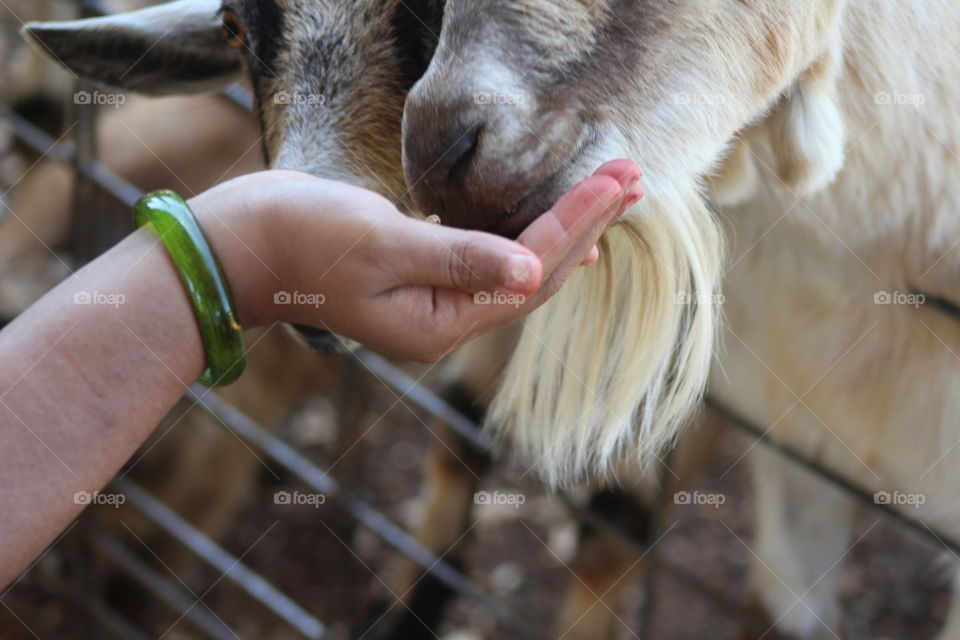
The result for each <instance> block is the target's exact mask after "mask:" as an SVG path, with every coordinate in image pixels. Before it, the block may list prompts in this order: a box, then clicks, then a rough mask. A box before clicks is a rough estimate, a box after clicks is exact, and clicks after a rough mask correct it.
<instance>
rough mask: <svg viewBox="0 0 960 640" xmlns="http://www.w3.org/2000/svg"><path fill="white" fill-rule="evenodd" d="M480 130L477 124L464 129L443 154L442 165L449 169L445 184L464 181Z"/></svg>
mask: <svg viewBox="0 0 960 640" xmlns="http://www.w3.org/2000/svg"><path fill="white" fill-rule="evenodd" d="M481 129H482V127H481V125H479V124H478V125H474V126H472V127H470V128H469V129H466V130H465V131H464V132H463V134H462V135H461V136H460V137H459V138H458V139H457V141H456V142H454V143H453V146H451V147H450V149H448V150H447V152H446V153H445V154H444V164H446V165H447V166H449V167H450V170H449V171H448V172H447V182H449V183H451V184H455V183H457V182H460V181H461V180H463V179H464V177H465V174H466V172H467V171H468V169H469V168H470V163H471V162H472V161H473V158H474V156H475V155H476V154H477V146H478V143H479V141H480V131H481Z"/></svg>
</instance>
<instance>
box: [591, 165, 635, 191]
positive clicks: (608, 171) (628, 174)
mask: <svg viewBox="0 0 960 640" xmlns="http://www.w3.org/2000/svg"><path fill="white" fill-rule="evenodd" d="M593 175H595V176H597V175H607V176H610V177H611V178H613V179H614V180H616V181H617V182H619V183H620V186H622V187H624V188H628V187H630V185H631V184H634V183H636V182H637V181H639V180H640V178H642V177H643V171H642V170H641V169H640V167H639V166H637V163H635V162H634V161H632V160H611V161H609V162H605V163H603V164H602V165H600V167H599V168H598V169H597V170H596V171H595V172H594V173H593Z"/></svg>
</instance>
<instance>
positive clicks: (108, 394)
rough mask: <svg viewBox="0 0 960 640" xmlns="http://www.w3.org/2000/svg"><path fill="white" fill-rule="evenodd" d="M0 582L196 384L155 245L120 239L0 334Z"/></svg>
mask: <svg viewBox="0 0 960 640" xmlns="http://www.w3.org/2000/svg"><path fill="white" fill-rule="evenodd" d="M0 362H2V363H3V366H2V367H0V452H2V454H0V455H2V457H3V464H2V465H0V513H2V514H3V517H2V518H0V549H2V550H3V557H4V561H3V562H2V563H0V585H2V584H6V583H7V582H8V581H10V580H11V579H13V578H14V577H15V576H16V574H17V573H18V572H19V571H21V570H22V569H23V568H24V567H25V566H26V564H27V563H28V562H29V561H30V559H32V558H33V557H35V556H36V555H38V554H39V553H40V552H41V551H42V549H43V547H44V546H45V541H47V540H50V539H52V538H53V537H54V536H55V535H56V534H57V533H58V532H59V531H61V530H62V529H63V528H64V527H65V526H66V525H67V524H68V523H69V521H70V520H71V519H72V518H74V517H75V516H76V515H77V514H78V513H79V512H80V510H81V509H82V508H83V505H78V504H74V493H75V492H77V491H79V490H85V491H90V492H93V491H96V490H98V489H100V488H101V487H103V486H104V484H106V483H107V482H108V481H109V479H110V477H111V475H112V474H113V473H114V472H115V471H116V469H118V468H119V467H120V466H121V465H122V464H123V463H124V461H125V460H126V459H127V458H129V456H130V455H131V454H132V453H133V452H134V451H135V450H136V448H137V447H138V446H139V445H140V444H141V443H142V442H143V440H144V439H145V438H146V437H147V435H148V434H149V433H150V431H151V430H152V429H153V428H154V427H155V426H156V425H157V423H158V422H159V421H160V420H161V419H162V418H163V416H164V415H165V414H166V413H167V412H168V411H169V409H170V407H171V406H173V404H174V403H175V402H176V401H177V399H178V398H179V397H180V396H181V395H183V392H184V390H185V389H186V387H187V386H188V385H189V384H190V383H192V382H193V381H194V380H196V378H197V377H198V376H199V374H200V372H201V370H202V368H203V366H204V357H203V349H202V345H201V342H200V337H199V333H198V331H197V328H196V321H195V319H194V317H193V311H192V308H191V306H190V302H189V301H188V299H187V298H186V295H185V294H184V292H183V288H182V285H181V284H180V282H179V280H178V277H177V274H176V272H175V271H174V269H173V267H172V265H171V263H170V261H169V258H168V257H167V255H166V253H165V251H164V248H163V245H161V244H159V243H157V241H156V239H155V238H154V237H153V236H152V235H151V234H149V233H148V232H139V233H137V234H134V235H132V236H130V237H129V238H127V239H126V240H124V241H123V242H122V243H121V244H119V245H118V246H117V247H115V248H114V249H112V250H111V251H110V252H109V253H107V254H106V255H104V256H103V257H102V258H101V259H99V260H97V261H96V262H94V263H92V264H91V265H89V266H88V267H86V268H84V269H83V270H81V271H80V272H78V273H77V274H75V275H74V276H73V277H71V278H70V279H69V280H67V281H66V282H64V283H63V284H61V285H60V286H59V287H57V288H56V289H55V290H53V291H52V292H51V293H50V294H48V295H47V296H46V297H44V298H43V299H42V300H41V301H40V302H39V303H37V304H36V305H35V306H34V307H32V308H30V309H29V310H28V311H26V312H25V313H24V314H23V315H22V316H20V317H19V318H17V320H16V321H14V322H13V323H12V324H11V325H10V326H8V327H7V328H6V329H5V330H4V331H3V332H2V333H0Z"/></svg>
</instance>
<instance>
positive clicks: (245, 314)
mask: <svg viewBox="0 0 960 640" xmlns="http://www.w3.org/2000/svg"><path fill="white" fill-rule="evenodd" d="M189 205H190V207H191V209H192V210H193V212H194V215H195V216H196V218H197V221H198V223H199V224H200V227H201V228H202V229H203V233H204V236H206V238H207V242H209V243H210V246H211V248H212V249H213V253H214V255H215V256H216V258H217V261H218V262H219V263H220V268H221V269H222V270H223V273H224V277H225V278H226V280H227V283H228V286H229V287H230V290H231V292H232V293H233V298H234V301H235V304H236V307H237V314H238V316H239V320H240V324H241V326H242V327H243V328H244V329H253V328H255V327H259V326H263V325H265V324H269V323H271V322H273V321H275V320H276V318H275V317H274V315H275V313H274V309H273V306H274V305H273V304H272V303H273V292H274V291H276V290H277V289H278V286H279V283H280V280H279V273H280V269H279V267H278V265H277V259H276V256H275V253H276V252H275V250H274V244H273V243H272V242H270V237H271V236H270V235H269V234H268V233H267V229H266V228H265V227H266V225H265V221H266V219H268V218H269V216H267V215H265V213H266V212H265V210H264V206H262V204H261V203H258V202H252V201H246V200H244V199H243V198H240V197H237V196H236V195H234V194H233V192H232V191H231V190H221V189H214V190H212V191H208V192H206V193H203V194H201V195H199V196H197V197H195V198H193V199H191V200H190V202H189Z"/></svg>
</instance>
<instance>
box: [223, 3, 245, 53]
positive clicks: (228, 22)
mask: <svg viewBox="0 0 960 640" xmlns="http://www.w3.org/2000/svg"><path fill="white" fill-rule="evenodd" d="M222 21H223V37H224V40H226V41H227V44H228V45H229V46H231V47H233V48H234V49H239V48H241V47H244V46H246V44H247V33H246V31H244V30H243V25H242V24H240V18H238V17H237V14H236V12H235V11H230V10H227V11H224V12H223V17H222Z"/></svg>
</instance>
